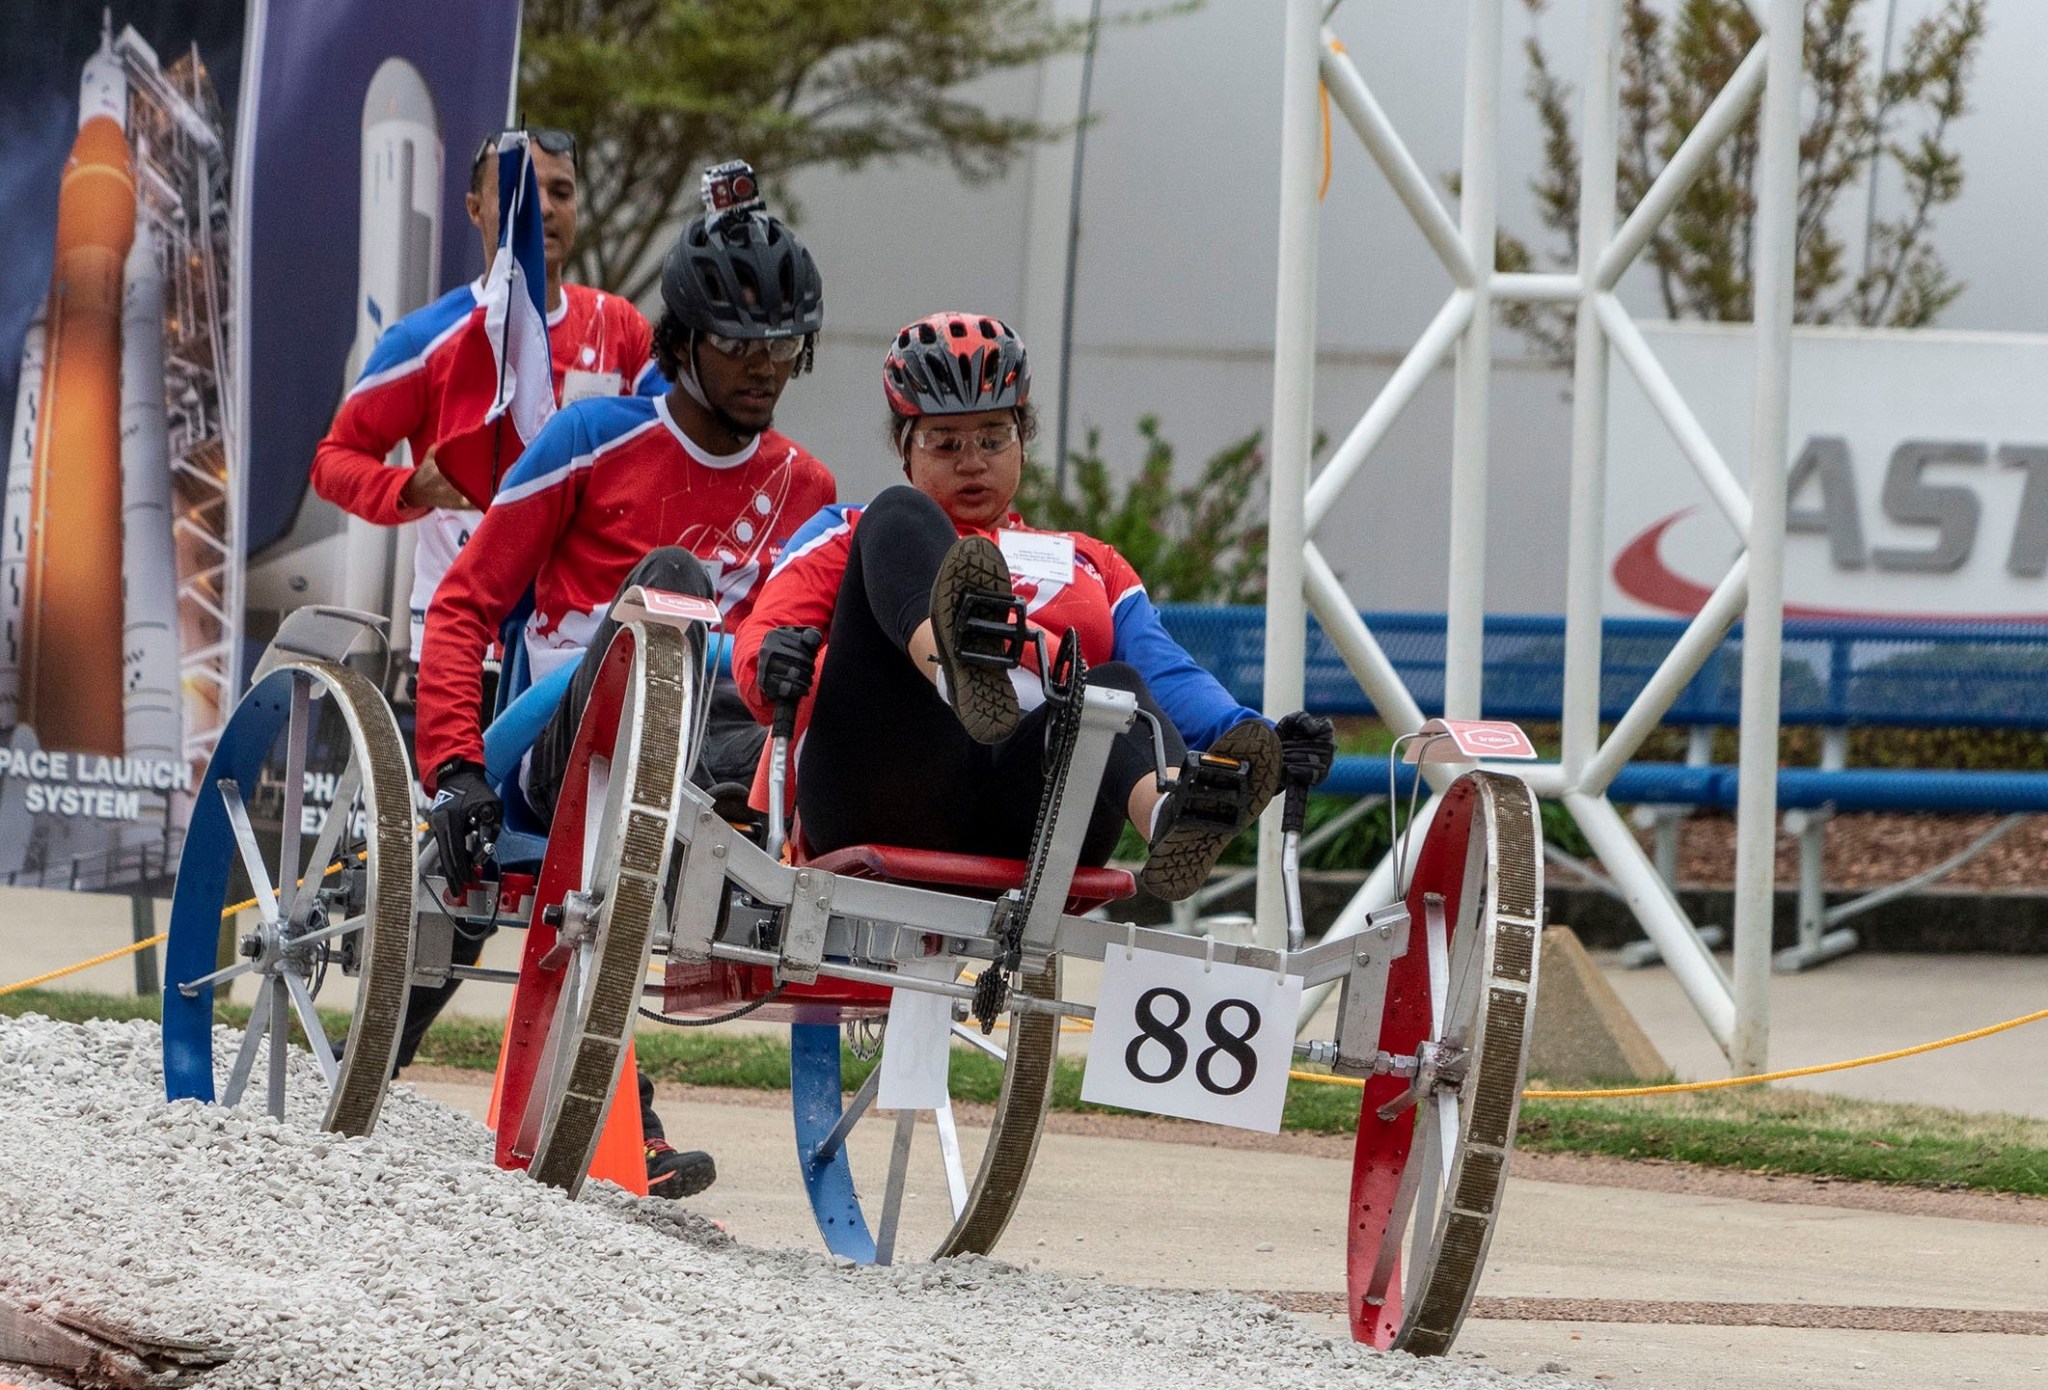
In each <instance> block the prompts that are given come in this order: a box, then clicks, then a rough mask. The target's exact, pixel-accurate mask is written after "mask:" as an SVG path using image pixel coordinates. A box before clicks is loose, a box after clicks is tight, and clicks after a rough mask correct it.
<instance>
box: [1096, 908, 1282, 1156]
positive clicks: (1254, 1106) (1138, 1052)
mask: <svg viewBox="0 0 2048 1390" xmlns="http://www.w3.org/2000/svg"><path fill="white" fill-rule="evenodd" d="M1300 1006H1301V977H1300V976H1299V975H1289V976H1287V977H1286V978H1285V979H1282V978H1281V977H1279V976H1277V975H1275V974H1274V973H1273V972H1272V971H1270V970H1254V969H1251V968H1250V967H1248V966H1243V965H1225V964H1223V963H1222V962H1221V961H1217V962H1215V963H1213V964H1209V965H1206V966H1205V965H1204V963H1203V962H1202V961H1201V960H1200V959H1199V958H1191V957H1188V956H1174V955H1167V954H1165V953H1164V952H1160V951H1132V952H1129V953H1128V954H1126V952H1125V950H1124V948H1123V947H1121V946H1115V945H1112V946H1111V947H1110V948H1109V949H1108V950H1107V951H1106V952H1105V953H1104V955H1103V959H1102V995H1101V998H1100V1000H1099V1001H1098V1002H1097V1003H1096V1006H1095V1031H1094V1033H1093V1034H1092V1035H1091V1036H1090V1037H1089V1039H1088V1070H1087V1073H1086V1074H1085V1075H1084V1076H1083V1078H1082V1081H1081V1099H1083V1100H1085V1101H1092V1102H1095V1103H1096V1104H1099V1105H1115V1106H1120V1107H1122V1108H1123V1109H1126V1110H1146V1111H1150V1112H1152V1113H1153V1114H1155V1115H1177V1116H1179V1117H1180V1118H1182V1119H1184V1120H1206V1121H1208V1122H1209V1123H1211V1124H1219V1125H1233V1126H1235V1127H1237V1128H1238V1129H1257V1130H1264V1131H1265V1132H1266V1133H1268V1134H1275V1133H1278V1132H1279V1129H1280V1110H1281V1107H1282V1106H1283V1105H1285V1104H1286V1101H1287V1069H1288V1067H1289V1066H1290V1065H1291V1064H1292V1062H1293V1060H1294V1020H1295V1016H1296V1014H1297V1012H1298V1011H1299V1009H1300Z"/></svg>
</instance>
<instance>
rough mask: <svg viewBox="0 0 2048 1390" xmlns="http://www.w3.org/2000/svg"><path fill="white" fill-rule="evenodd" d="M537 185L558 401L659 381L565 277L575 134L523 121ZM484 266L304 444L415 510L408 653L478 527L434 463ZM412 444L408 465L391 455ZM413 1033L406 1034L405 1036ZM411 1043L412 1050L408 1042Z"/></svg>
mask: <svg viewBox="0 0 2048 1390" xmlns="http://www.w3.org/2000/svg"><path fill="white" fill-rule="evenodd" d="M508 133H511V132H507V131H499V132H496V133H494V134H492V135H490V136H488V137H486V138H485V140H484V142H483V144H482V145H481V146H479V147H478V149H477V152H476V157H475V158H474V159H472V160H471V161H470V170H469V194H468V196H467V198H466V199H465V200H464V202H465V204H466V206H467V207H468V210H469V220H470V221H471V222H472V223H474V224H475V226H476V229H477V231H478V232H479V233H480V234H481V235H482V237H483V247H484V267H485V274H486V276H488V274H489V269H490V263H491V260H492V258H493V257H494V256H496V254H497V250H498V179H497V167H498V166H497V160H496V158H494V156H495V155H496V153H497V149H498V140H499V137H500V136H502V135H505V134H508ZM526 134H527V135H528V137H529V140H530V145H529V148H530V149H531V150H532V154H533V172H534V179H535V182H536V184H537V186H538V187H539V190H540V207H541V229H542V236H543V239H544V246H545V252H544V254H545V259H546V262H547V321H548V346H549V349H550V355H551V356H552V357H553V359H554V378H555V396H556V399H557V401H558V402H559V403H560V404H563V405H568V404H570V403H572V402H574V401H578V400H583V399H586V398H588V397H592V396H617V395H620V394H621V393H624V392H633V391H653V390H661V389H663V388H664V387H665V385H666V383H663V382H661V381H660V380H659V378H658V376H657V374H656V370H655V366H654V358H653V352H652V344H651V337H650V331H649V329H648V326H647V320H646V319H645V318H644V317H642V316H641V313H640V311H639V310H638V309H636V308H635V307H633V305H632V304H631V303H630V302H629V301H627V300H624V299H621V298H620V297H618V296H617V295H613V294H606V293H604V292H602V291H599V290H593V289H590V288H588V287H587V286H584V285H569V284H564V283H563V281H562V268H563V266H565V265H566V264H567V263H568V260H569V255H570V253H571V252H572V251H574V250H575V248H576V192H577V187H576V141H575V139H574V138H573V137H572V136H571V135H570V134H569V133H568V132H567V131H563V130H547V129H535V130H528V131H527V132H526ZM483 288H484V279H483V278H479V279H477V280H476V281H474V282H472V283H470V284H467V285H463V286H461V287H459V288H457V289H454V290H451V291H449V292H448V293H447V294H445V295H443V296H442V297H441V298H440V299H437V300H435V301H434V302H433V303H432V304H429V305H427V306H426V307H424V308H421V309H417V310H414V311H413V312H412V313H410V314H408V315H406V316H405V317H404V318H402V319H400V320H399V321H398V322H396V323H394V324H392V325H391V327H390V328H389V329H387V330H386V331H385V333H384V336H383V337H381V338H379V339H378V340H377V345H376V347H375V348H373V349H372V350H371V352H370V357H369V360H368V361H367V362H365V363H364V365H363V370H362V375H361V376H360V377H359V378H358V379H357V381H356V384H355V386H354V388H353V389H351V390H350V391H349V393H348V396H347V397H346V398H345V399H344V400H343V401H342V403H341V409H340V410H339V411H338V412H337V413H336V414H335V417H334V423H333V425H332V426H331V427H330V428H329V429H328V431H327V437H326V438H325V439H323V440H321V441H320V447H319V448H318V449H317V450H316V451H315V452H314V455H313V489H314V491H316V492H318V493H319V494H320V495H321V496H322V497H324V498H326V499H327V500H328V501H330V502H332V503H334V504H335V505H336V506H338V507H340V508H342V509H343V510H344V511H347V512H349V513H351V514H352V515H355V516H359V517H361V518H363V519H364V520H365V521H369V522H372V523H374V524H376V525H379V526H398V525H402V524H404V523H406V522H411V521H417V522H419V523H420V532H419V546H418V550H417V553H416V554H415V556H414V558H413V586H412V635H411V655H412V657H413V660H414V661H417V660H418V659H419V655H420V641H421V637H422V634H423V629H424V626H425V622H426V613H427V603H428V601H429V600H430V599H431V598H432V597H433V594H434V590H435V589H436V588H437V587H438V586H439V584H440V582H441V578H442V576H443V575H445V574H446V573H447V572H448V567H449V565H450V564H452V563H453V562H454V559H455V554H456V552H457V551H458V550H460V549H461V548H462V546H463V543H464V542H465V541H467V540H468V538H469V536H470V535H471V534H472V533H473V532H474V531H475V529H476V525H477V521H478V519H479V513H478V512H477V511H476V510H475V509H474V507H473V505H472V503H471V501H470V499H469V498H467V497H465V496H464V495H463V494H462V492H461V491H460V490H458V489H457V488H456V487H455V485H454V484H453V483H451V482H450V481H449V480H448V479H447V478H446V477H444V476H443V475H442V473H441V470H440V468H439V467H438V466H437V463H436V457H435V456H436V454H437V452H438V451H439V450H440V448H441V447H442V445H443V444H444V443H447V442H448V441H450V440H452V439H455V438H457V437H458V436H464V435H469V434H471V433H473V432H475V431H477V430H479V429H481V428H482V427H483V425H484V415H485V412H486V411H487V410H488V409H489V408H490V404H491V400H492V398H493V396H494V395H495V393H496V391H497V387H498V364H497V360H496V358H495V357H494V355H493V354H492V351H491V345H490V340H489V337H488V336H487V334H486V331H485V328H484V305H483V301H482V298H481V296H482V293H483ZM491 442H492V444H493V445H494V447H495V448H496V450H497V452H498V454H499V456H500V458H501V459H502V463H501V465H500V467H498V468H494V469H493V473H494V474H497V475H499V476H500V477H502V473H503V470H504V469H509V468H510V467H511V466H512V462H513V460H515V459H516V458H518V456H519V451H520V442H519V437H518V435H517V434H516V433H515V432H514V431H513V428H512V422H511V418H510V416H509V415H507V416H504V417H501V418H500V419H499V421H498V422H497V426H496V433H495V436H494V437H493V439H492V441H491ZM400 443H407V444H410V445H411V450H410V459H411V462H410V465H409V466H406V465H400V464H397V463H396V462H395V460H394V457H393V455H394V451H395V450H396V449H397V447H398V445H399V444H400ZM415 1041H417V1040H416V1039H415ZM407 1055H408V1056H409V1052H408V1054H407Z"/></svg>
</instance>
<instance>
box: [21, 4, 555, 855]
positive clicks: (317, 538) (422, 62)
mask: <svg viewBox="0 0 2048 1390" xmlns="http://www.w3.org/2000/svg"><path fill="white" fill-rule="evenodd" d="M517 27H518V3H517V0H441V3H437V4H435V5H431V6H425V5H419V4H417V3H416V2H415V0H247V3H243V0H213V2H212V3H207V2H206V0H115V3H103V2H102V0H91V2H90V3H88V0H55V3H52V0H0V33H5V34H6V36H7V37H6V39H5V40H4V58H5V66H6V80H5V81H4V82H0V258H4V264H6V265H7V267H8V271H7V274H6V275H5V276H0V428H4V430H5V435H4V437H5V439H6V441H7V473H6V489H5V493H4V500H0V885H7V884H17V885H29V886H42V887H56V888H75V889H87V890H108V891H118V892H129V893H137V892H161V891H163V890H164V889H165V887H166V885H167V884H168V881H169V879H170V877H171V875H172V874H173V873H174V872H175V868H176V862H177V854H178V850H179V847H180V844H181V841H182V835H183V829H184V825H185V821H186V817H187V815H188V813H189V809H190V807H189V800H190V793H191V789H192V787H193V786H194V785H195V784H196V782H197V780H198V777H199V774H200V772H201V770H202V769H203V768H204V766H205V762H206V759H207V757H208V756H209V754H210V752H211V750H212V747H213V743H214V740H215V739H217V737H218V735H219V732H220V729H221V727H222V726H223V725H224V724H225V722H226V719H227V716H228V714H229V713H230V711H231V710H232V709H233V706H234V701H235V699H236V697H237V696H238V695H239V693H240V691H241V688H242V685H243V682H244V680H245V677H246V675H247V672H248V670H249V669H250V667H251V666H252V665H253V662H254V659H255V656H256V654H257V653H258V652H260V650H261V647H262V645H263V643H264V641H266V640H267V638H268V636H269V634H270V632H271V631H273V630H274V629H275V626H276V623H277V621H278V619H279V617H280V616H281V614H282V612H284V611H288V610H289V609H290V608H292V607H296V606H298V605H300V604H303V603H339V602H344V601H346V600H348V599H349V598H351V597H355V598H357V599H358V606H366V605H364V604H363V603H362V602H361V597H362V596H361V595H351V594H348V593H346V592H344V591H343V586H344V582H345V578H344V577H345V576H346V575H347V574H348V573H349V571H348V569H347V567H346V565H345V564H344V559H345V557H346V554H347V551H348V548H349V546H350V545H351V543H353V544H354V545H355V546H356V547H357V549H358V550H364V549H368V550H371V551H377V550H378V549H379V548H380V547H381V553H373V554H370V555H368V556H367V557H366V558H365V557H358V558H359V563H358V565H357V566H356V572H357V573H362V572H364V571H366V570H368V569H372V568H374V567H375V566H377V565H378V564H381V565H382V566H383V569H384V571H385V575H386V583H387V585H388V584H389V583H390V582H392V579H393V578H394V576H391V575H390V571H391V570H392V569H393V568H394V567H395V566H396V565H397V564H398V563H400V557H399V556H398V555H397V554H396V552H395V547H394V546H393V545H392V542H391V539H390V537H389V535H388V533H387V534H380V535H376V536H371V537H367V538H365V537H361V536H352V535H351V533H350V530H349V527H348V526H347V524H346V523H345V522H344V521H343V520H342V519H341V518H339V517H338V516H335V515H333V514H332V509H330V508H327V507H326V506H325V504H323V503H321V502H319V501H318V499H315V498H312V497H311V496H310V494H309V492H308V490H307V477H308V472H309V467H310V462H311V458H312V453H313V447H314V444H315V443H316V442H317V441H318V439H319V438H320V436H321V434H322V433H323V432H324V430H325V428H326V426H327V422H328V420H329V418H330V417H331V415H332V413H333V410H334V406H335V404H336V402H337V401H338V400H339V399H340V397H341V395H342V393H343V391H344V390H345V389H346V387H347V383H348V381H349V380H350V378H351V376H352V374H353V371H354V369H355V367H356V365H357V364H358V363H359V362H360V360H361V358H362V356H363V355H365V354H366V353H367V351H368V348H369V347H370V346H372V345H374V343H375V341H376V337H377V335H378V333H380V332H381V331H382V329H383V328H385V327H388V326H389V324H390V323H392V322H395V321H396V320H397V319H398V318H399V317H402V316H403V315H404V314H405V313H406V312H408V311H409V310H410V309H412V308H415V307H417V306H419V305H421V304H424V303H426V302H428V301H429V300H431V299H432V298H434V297H435V296H436V295H438V294H439V293H440V292H441V291H442V290H444V289H445V288H447V287H448V286H450V285H452V284H456V283H459V282H460V281H461V280H464V279H468V278H472V277H474V276H475V275H476V274H477V273H479V272H480V270H481V269H482V251H481V248H480V246H479V245H477V244H476V237H475V234H474V232H473V231H472V229H471V228H470V226H469V224H468V222H467V220H466V219H465V218H464V216H463V213H462V196H463V193H464V191H465V187H466V182H467V180H466V177H465V176H466V174H467V170H468V165H467V159H468V156H469V154H470V152H471V151H472V150H473V149H474V148H475V147H476V146H477V144H478V142H480V141H481V140H482V139H483V138H484V137H485V136H486V135H487V134H488V133H490V132H491V131H494V130H496V129H497V128H498V127H500V126H502V125H503V124H505V120H506V113H507V110H508V105H509V94H510V92H511V90H512V79H513V63H514V55H515V51H516V40H517ZM380 598H381V596H380ZM367 606H376V605H374V604H372V605H367Z"/></svg>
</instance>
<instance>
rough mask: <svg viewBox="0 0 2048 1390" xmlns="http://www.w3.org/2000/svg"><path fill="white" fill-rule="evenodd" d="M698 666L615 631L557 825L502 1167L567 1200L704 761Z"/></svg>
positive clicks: (677, 636)
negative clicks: (690, 789)
mask: <svg viewBox="0 0 2048 1390" xmlns="http://www.w3.org/2000/svg"><path fill="white" fill-rule="evenodd" d="M697 661H698V658H697V655H696V652H695V651H694V650H693V644H692V643H691V642H690V641H689V640H688V639H687V638H686V636H685V635H684V633H683V632H682V631H681V630H679V629H677V628H674V627H669V626H665V625H660V624H653V623H650V624H645V625H640V624H633V625H629V626H626V627H623V628H621V629H620V630H619V634H618V636H617V637H616V638H614V639H613V641H612V644H611V646H610V648H609V649H608V650H607V651H606V653H605V657H604V664H603V666H602V668H601V669H600V672H599V674H598V678H597V681H596V683H595V684H594V685H593V686H592V689H591V692H590V701H589V704H588V705H587V706H586V707H585V709H584V713H583V721H582V723H581V724H580V725H579V726H578V728H577V730H576V742H575V746H574V749H573V751H572V752H571V754H570V758H569V770H568V774H567V776H566V777H564V779H563V781H562V788H561V791H560V793H559V795H558V797H557V799H556V803H555V814H554V820H553V822H552V823H551V824H550V826H549V830H548V849H547V856H546V858H545V859H544V860H543V861H542V864H541V872H540V881H539V884H538V887H537V888H536V890H535V893H534V914H533V920H532V922H531V923H530V925H529V929H528V931H527V936H526V950H525V955H524V956H523V958H522V959H521V963H520V970H519V987H518V992H517V994H516V995H515V997H514V1002H513V1013H512V1021H511V1025H510V1028H509V1030H508V1036H507V1039H506V1049H505V1072H504V1085H503V1088H502V1093H501V1097H500V1103H499V1122H498V1145H497V1161H498V1166H499V1167H501V1168H525V1169H526V1170H527V1171H528V1172H530V1173H531V1174H532V1175H533V1176H534V1177H535V1178H536V1179H538V1180H539V1181H541V1182H545V1183H548V1184H550V1185H552V1186H555V1187H560V1188H562V1189H564V1190H565V1191H567V1192H569V1193H570V1194H571V1195H572V1196H573V1195H574V1194H575V1193H576V1192H577V1191H578V1190H579V1189H580V1188H581V1187H582V1185H583V1178H584V1175H585V1174H586V1173H587V1172H588V1171H589V1169H590V1161H591V1157H592V1155H593V1154H594V1153H595V1152H596V1149H597V1142H598V1136H599V1135H600V1133H601V1132H602V1131H603V1128H604V1119H605V1114H606V1111H607V1110H608V1109H609V1108H610V1105H611V1099H612V1094H613V1091H614V1089H615V1088H616V1086H617V1083H618V1079H619V1070H620V1066H621V1063H622V1061H623V1058H624V1054H625V1050H626V1044H627V1042H628V1040H629V1039H630V1038H631V1037H632V1033H633V1023H634V1020H635V1018H636V1017H637V1011H638V1007H639V1004H640V1000H641V995H642V991H643V989H644V987H645V985H646V980H647V962H648V957H649V954H650V952H651V948H652V945H653V938H654V931H655V927H656V924H657V922H658V920H659V917H660V915H661V913H662V911H663V910H664V906H665V903H664V896H663V883H664V878H665V875H666V873H667V871H668V862H669V857H670V855H671V854H672V853H673V844H674V840H675V818H676V815H677V811H678V807H679V804H680V801H681V797H682V784H683V779H684V778H685V777H686V776H687V775H688V772H689V768H690V764H691V762H692V761H693V760H694V758H695V754H696V748H695V743H696V734H697V728H696V721H695V718H694V714H695V711H696V705H697V699H696V695H697V687H698V683H699V675H698V666H697Z"/></svg>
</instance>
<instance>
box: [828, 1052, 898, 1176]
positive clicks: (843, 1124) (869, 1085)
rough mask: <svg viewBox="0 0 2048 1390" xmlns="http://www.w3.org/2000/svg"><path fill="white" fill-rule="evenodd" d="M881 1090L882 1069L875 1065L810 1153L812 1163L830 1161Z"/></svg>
mask: <svg viewBox="0 0 2048 1390" xmlns="http://www.w3.org/2000/svg"><path fill="white" fill-rule="evenodd" d="M881 1090H882V1069H881V1068H880V1067H876V1068H874V1069H873V1070H872V1071H870V1072H869V1073H868V1079H867V1080H865V1081H863V1082H861V1083H860V1089H859V1090H858V1091H856V1092H854V1095H853V1099H852V1100H850V1101H848V1102H847V1103H846V1108H845V1109H844V1110H841V1111H840V1112H839V1119H838V1120H837V1121H836V1122H835V1123H834V1124H833V1126H832V1128H831V1130H830V1131H829V1132H827V1134H826V1135H825V1137H824V1138H823V1139H820V1140H819V1141H818V1147H817V1148H816V1149H815V1150H813V1151H812V1154H811V1162H812V1163H814V1164H815V1163H830V1162H831V1161H832V1158H833V1156H834V1155H835V1154H837V1153H838V1152H839V1150H840V1149H841V1148H843V1147H845V1144H846V1136H847V1135H849V1134H851V1133H853V1127H854V1126H855V1125H857V1124H859V1123H860V1121H861V1116H863V1115H865V1114H867V1113H868V1107H869V1106H871V1105H873V1104H874V1103H875V1097H876V1096H877V1095H879V1094H881Z"/></svg>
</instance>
